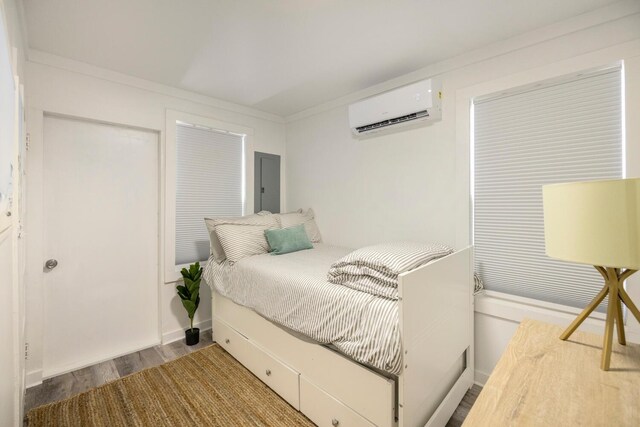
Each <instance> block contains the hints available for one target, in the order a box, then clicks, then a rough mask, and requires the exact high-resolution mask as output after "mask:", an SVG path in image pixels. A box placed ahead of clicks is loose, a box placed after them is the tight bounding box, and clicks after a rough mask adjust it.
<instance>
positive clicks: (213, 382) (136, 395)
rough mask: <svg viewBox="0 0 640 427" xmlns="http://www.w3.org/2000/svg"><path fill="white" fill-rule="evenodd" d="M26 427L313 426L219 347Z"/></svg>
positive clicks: (54, 409) (48, 408) (35, 417)
mask: <svg viewBox="0 0 640 427" xmlns="http://www.w3.org/2000/svg"><path fill="white" fill-rule="evenodd" d="M27 419H28V426H29V427H32V426H56V427H58V426H82V427H87V426H96V427H98V426H100V427H103V426H104V427H118V426H313V425H314V424H313V423H312V422H311V421H309V420H308V419H307V418H306V417H305V416H304V415H302V414H301V413H300V412H298V411H296V410H295V409H294V408H293V407H291V406H290V405H289V404H288V403H287V402H285V401H284V400H282V399H281V398H280V397H279V396H278V395H277V394H276V393H275V392H273V391H272V390H271V389H270V388H269V387H267V386H266V385H264V383H262V382H261V381H260V380H259V379H258V378H256V377H255V376H253V374H251V372H249V371H248V370H247V369H246V368H244V367H243V366H242V365H240V364H239V363H238V362H237V361H236V360H235V359H234V358H233V357H231V356H230V355H229V354H228V353H227V352H226V351H224V350H223V349H222V348H221V347H220V346H218V345H217V344H214V345H211V346H209V347H206V348H204V349H202V350H199V351H196V352H194V353H191V354H188V355H186V356H183V357H181V358H179V359H176V360H174V361H171V362H168V363H165V364H164V365H160V366H157V367H155V368H150V369H147V370H144V371H140V372H137V373H135V374H132V375H129V376H128V377H124V378H121V379H118V380H116V381H113V382H111V383H108V384H105V385H103V386H100V387H97V388H94V389H91V390H89V391H86V392H84V393H82V394H79V395H77V396H74V397H71V398H69V399H66V400H63V401H60V402H55V403H51V404H49V405H44V406H40V407H38V408H35V409H32V410H31V411H29V413H28V414H27Z"/></svg>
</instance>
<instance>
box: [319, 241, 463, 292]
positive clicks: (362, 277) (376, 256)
mask: <svg viewBox="0 0 640 427" xmlns="http://www.w3.org/2000/svg"><path fill="white" fill-rule="evenodd" d="M451 253H453V249H451V248H449V247H447V246H444V245H440V244H424V243H412V242H397V243H382V244H379V245H373V246H366V247H364V248H361V249H356V250H355V251H353V252H350V253H349V254H347V255H345V256H344V257H342V258H340V259H339V260H338V261H336V262H334V263H333V264H332V265H331V268H329V273H328V274H327V280H329V282H331V283H335V284H338V285H344V286H348V287H350V288H352V289H355V290H358V291H362V292H367V293H370V294H372V295H376V296H380V297H384V298H390V299H393V300H397V299H398V276H399V275H400V274H402V273H405V272H407V271H410V270H413V269H414V268H418V267H420V266H422V265H425V264H428V263H429V262H431V261H434V260H436V259H438V258H442V257H444V256H447V255H449V254H451Z"/></svg>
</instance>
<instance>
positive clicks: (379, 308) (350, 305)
mask: <svg viewBox="0 0 640 427" xmlns="http://www.w3.org/2000/svg"><path fill="white" fill-rule="evenodd" d="M349 252H350V249H347V248H341V247H337V246H331V245H326V244H321V243H316V244H314V249H309V250H304V251H299V252H293V253H290V254H286V255H277V256H273V255H271V254H263V255H255V256H250V257H247V258H243V259H241V260H239V261H237V262H235V263H234V264H233V265H231V264H230V263H228V262H227V261H225V262H223V263H222V264H218V263H216V262H215V261H214V260H213V258H210V260H209V262H208V263H207V266H206V267H205V269H204V273H203V278H204V279H205V282H206V283H207V284H208V285H209V286H210V287H211V288H212V290H215V291H217V292H218V293H220V294H221V295H223V296H225V297H227V298H229V299H231V300H232V301H234V302H235V303H237V304H240V305H243V306H245V307H248V308H250V309H252V310H254V311H255V312H256V313H258V314H260V315H261V316H263V317H265V318H266V319H269V320H271V321H272V322H274V323H276V324H278V325H281V326H284V327H285V328H287V329H289V330H291V331H294V332H297V333H301V334H303V335H305V336H307V337H309V338H311V339H312V340H314V341H316V342H318V343H320V344H331V345H332V346H333V347H334V348H336V349H337V350H338V351H340V352H342V353H344V354H346V355H347V356H349V357H351V358H352V359H354V360H356V361H357V362H360V363H363V364H366V365H369V366H372V367H374V368H377V369H380V370H382V371H385V372H388V373H390V374H394V375H398V374H399V373H400V371H401V369H402V351H401V349H402V346H401V339H400V327H399V321H398V301H394V300H392V299H388V298H382V297H379V296H376V295H372V294H370V293H366V292H361V291H358V290H356V289H352V288H350V287H347V286H340V285H336V284H333V283H330V282H328V281H327V271H328V270H329V267H330V266H331V264H332V263H333V262H335V261H336V260H337V259H340V258H342V257H343V256H345V255H346V254H348V253H349Z"/></svg>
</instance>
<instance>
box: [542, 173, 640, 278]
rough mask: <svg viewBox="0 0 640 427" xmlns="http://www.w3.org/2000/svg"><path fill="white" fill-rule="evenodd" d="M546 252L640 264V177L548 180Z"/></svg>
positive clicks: (606, 264)
mask: <svg viewBox="0 0 640 427" xmlns="http://www.w3.org/2000/svg"><path fill="white" fill-rule="evenodd" d="M542 193H543V200H544V234H545V242H546V251H547V255H548V256H550V257H552V258H558V259H562V260H565V261H572V262H577V263H583V264H591V265H597V266H603V267H614V268H631V269H634V270H638V269H640V178H633V179H616V180H607V181H589V182H572V183H567V184H552V185H545V186H543V188H542Z"/></svg>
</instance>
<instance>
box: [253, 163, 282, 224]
mask: <svg viewBox="0 0 640 427" xmlns="http://www.w3.org/2000/svg"><path fill="white" fill-rule="evenodd" d="M261 158H265V159H274V160H278V166H280V168H282V158H281V157H280V155H278V154H271V153H263V152H260V151H254V154H253V170H254V172H253V207H254V209H253V210H254V211H256V210H257V207H258V206H260V192H259V191H256V190H257V188H258V187H259V186H260V183H261V182H260V178H261V174H259V173H257V172H258V167H259V166H260V159H261ZM260 170H261V171H262V169H260ZM278 174H279V178H280V188H278V191H279V192H280V191H281V188H282V175H281V170H279V171H278ZM279 202H280V205H281V206H282V194H280V200H279ZM272 213H280V212H272Z"/></svg>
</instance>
